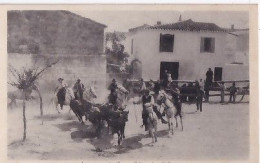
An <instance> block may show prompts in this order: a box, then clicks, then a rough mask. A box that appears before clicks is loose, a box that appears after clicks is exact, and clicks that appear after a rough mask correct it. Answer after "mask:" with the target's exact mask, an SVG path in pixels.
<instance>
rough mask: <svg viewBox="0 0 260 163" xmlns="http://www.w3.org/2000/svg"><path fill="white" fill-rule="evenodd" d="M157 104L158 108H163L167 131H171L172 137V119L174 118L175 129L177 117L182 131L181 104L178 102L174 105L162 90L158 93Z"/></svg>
mask: <svg viewBox="0 0 260 163" xmlns="http://www.w3.org/2000/svg"><path fill="white" fill-rule="evenodd" d="M157 103H158V104H159V105H160V106H163V108H164V112H165V114H166V117H167V119H168V126H169V131H171V133H172V135H173V118H175V121H176V127H178V122H177V116H179V117H180V121H181V126H182V130H183V124H182V115H181V104H180V103H179V102H176V105H174V104H173V102H172V101H171V96H169V95H168V94H167V93H166V92H165V91H164V90H160V91H159V94H158V96H157Z"/></svg>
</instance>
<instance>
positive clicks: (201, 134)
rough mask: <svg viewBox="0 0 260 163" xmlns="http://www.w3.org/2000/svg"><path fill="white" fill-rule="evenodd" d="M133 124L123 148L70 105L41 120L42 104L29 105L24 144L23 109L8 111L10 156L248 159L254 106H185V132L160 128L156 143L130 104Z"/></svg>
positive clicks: (47, 113) (47, 110) (129, 125)
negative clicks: (200, 109)
mask: <svg viewBox="0 0 260 163" xmlns="http://www.w3.org/2000/svg"><path fill="white" fill-rule="evenodd" d="M127 109H128V110H129V111H130V113H129V121H128V122H127V124H126V131H125V136H126V138H125V139H124V141H123V145H122V146H120V147H117V146H115V145H116V144H117V136H116V135H114V137H113V136H111V135H106V134H105V133H106V131H105V129H104V130H103V136H102V138H101V139H97V138H95V134H94V127H93V126H92V124H91V123H89V122H86V125H82V124H80V123H79V122H78V120H77V118H76V116H75V115H74V113H73V112H71V113H69V107H65V109H64V110H62V111H61V114H58V113H57V111H56V110H55V109H54V106H53V105H52V104H51V105H49V106H48V104H45V105H44V116H43V117H42V118H41V117H40V116H39V114H40V110H39V105H38V104H37V102H28V105H27V109H26V116H27V140H26V141H25V142H22V141H21V140H22V136H23V119H22V105H21V103H18V107H16V108H13V109H10V108H9V109H8V158H9V159H11V160H16V159H24V160H35V159H37V160H92V159H95V160H119V159H120V160H124V159H130V160H160V159H163V160H195V161H196V160H219V159H221V160H245V159H248V157H249V104H248V103H240V104H219V103H214V102H211V103H204V104H203V112H202V113H200V112H195V111H196V106H195V105H194V104H191V105H188V104H183V113H184V117H183V124H184V130H183V131H181V129H180V128H175V131H174V135H171V134H169V133H168V130H167V127H168V126H167V125H165V124H161V123H160V122H159V125H158V142H157V143H154V144H152V143H151V142H152V139H151V138H150V137H149V135H148V133H147V132H145V131H144V128H141V127H140V125H141V124H142V119H141V110H142V108H141V105H135V106H134V105H133V104H132V101H130V102H129V104H128V106H127Z"/></svg>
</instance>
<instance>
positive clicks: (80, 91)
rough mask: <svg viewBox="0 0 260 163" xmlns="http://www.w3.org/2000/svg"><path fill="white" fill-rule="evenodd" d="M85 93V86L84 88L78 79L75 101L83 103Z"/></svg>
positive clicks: (74, 87)
mask: <svg viewBox="0 0 260 163" xmlns="http://www.w3.org/2000/svg"><path fill="white" fill-rule="evenodd" d="M84 91H85V86H84V84H82V83H81V80H80V79H78V80H77V82H76V83H75V84H74V86H73V92H74V96H75V100H80V101H81V102H82V101H83V92H84Z"/></svg>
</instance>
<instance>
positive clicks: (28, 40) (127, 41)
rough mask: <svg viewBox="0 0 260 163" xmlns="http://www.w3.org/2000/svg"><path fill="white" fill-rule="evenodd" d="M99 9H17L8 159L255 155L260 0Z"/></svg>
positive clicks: (10, 29)
mask: <svg viewBox="0 0 260 163" xmlns="http://www.w3.org/2000/svg"><path fill="white" fill-rule="evenodd" d="M190 6H192V5H190ZM95 7H96V8H97V9H96V10H95V9H91V7H89V6H86V9H84V7H81V8H80V9H77V8H73V7H72V8H70V9H64V10H63V9H53V8H52V9H48V8H44V9H38V8H37V9H35V8H33V7H31V9H19V7H16V8H14V9H8V10H7V11H6V17H7V18H6V20H7V22H6V23H7V24H6V26H7V27H6V30H7V35H6V36H7V40H6V41H7V44H6V45H7V48H6V49H7V52H6V53H7V65H6V66H7V115H6V117H7V122H6V126H7V147H6V148H7V159H8V160H10V161H16V160H21V161H27V160H65V161H70V160H79V161H81V160H82V161H83V160H95V161H102V160H105V161H106V162H109V161H112V160H120V161H124V160H128V161H137V162H138V161H140V160H153V161H160V160H173V161H178V160H188V161H209V160H215V161H248V160H250V158H251V155H252V153H251V152H252V150H251V149H252V146H251V144H252V141H251V139H250V136H252V135H251V132H250V131H251V130H250V125H251V121H250V119H251V118H252V117H251V115H252V114H250V112H251V111H252V108H251V106H252V105H251V102H252V98H250V97H251V93H252V92H251V91H252V81H251V79H252V76H251V75H250V66H252V64H251V63H250V57H252V56H250V55H253V54H252V51H251V50H250V45H251V42H250V38H251V37H252V36H251V32H252V30H255V27H252V26H250V21H252V20H251V19H250V15H252V12H253V11H257V10H255V9H257V5H256V6H251V8H250V7H248V6H247V7H246V6H245V7H246V9H243V10H242V9H241V10H240V8H238V9H236V10H220V9H219V8H220V7H221V6H218V9H219V10H218V9H217V8H216V9H214V5H213V6H209V9H208V10H205V6H204V10H201V11H200V10H198V6H197V8H196V10H195V8H194V10H192V9H191V8H189V9H185V5H184V6H183V8H182V9H180V8H176V9H175V8H174V6H173V7H172V8H167V9H164V8H163V6H160V7H159V6H157V5H151V6H143V9H142V8H141V7H140V5H139V6H138V5H137V8H138V9H136V10H135V6H132V8H131V7H129V8H127V7H126V8H125V9H123V7H124V5H122V8H121V7H120V5H119V6H116V5H115V6H109V5H108V6H105V7H104V8H106V10H105V9H104V10H102V6H95ZM157 7H158V8H157ZM216 7H217V6H216ZM233 7H234V6H233ZM234 8H235V7H234ZM250 10H251V11H250ZM255 13H256V14H257V12H255ZM256 32H257V31H256ZM256 35H257V33H256ZM255 55H257V54H255ZM256 61H257V59H256ZM255 86H257V85H255ZM250 88H251V89H250ZM253 89H254V87H253ZM250 100H251V101H250ZM254 109H255V108H254ZM251 120H252V119H251ZM256 122H257V121H256ZM255 132H257V131H255ZM256 145H258V141H257V144H256ZM250 151H251V152H250Z"/></svg>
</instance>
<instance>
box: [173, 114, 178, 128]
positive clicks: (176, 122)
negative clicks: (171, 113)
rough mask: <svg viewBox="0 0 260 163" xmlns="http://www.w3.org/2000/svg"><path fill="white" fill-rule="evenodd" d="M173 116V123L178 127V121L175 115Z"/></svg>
mask: <svg viewBox="0 0 260 163" xmlns="http://www.w3.org/2000/svg"><path fill="white" fill-rule="evenodd" d="M174 118H175V124H176V128H178V121H177V116H175V117H174Z"/></svg>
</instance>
